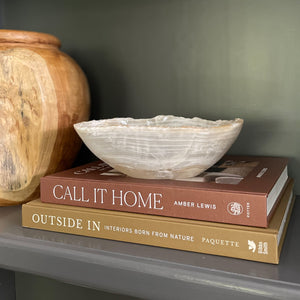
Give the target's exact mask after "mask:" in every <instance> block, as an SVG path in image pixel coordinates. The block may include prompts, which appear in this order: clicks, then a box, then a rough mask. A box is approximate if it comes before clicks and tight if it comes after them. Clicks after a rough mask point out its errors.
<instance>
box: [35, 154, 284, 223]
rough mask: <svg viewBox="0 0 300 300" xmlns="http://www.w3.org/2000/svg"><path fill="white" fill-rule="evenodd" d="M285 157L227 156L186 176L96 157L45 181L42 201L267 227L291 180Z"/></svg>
mask: <svg viewBox="0 0 300 300" xmlns="http://www.w3.org/2000/svg"><path fill="white" fill-rule="evenodd" d="M287 164H288V160H287V159H286V158H281V157H262V156H225V157H224V158H223V159H222V160H221V161H220V162H219V163H218V164H216V165H215V166H214V167H212V168H210V169H209V170H207V171H206V172H204V173H202V174H200V175H199V176H197V177H194V178H190V179H188V180H183V179H181V180H146V179H136V178H130V177H128V176H125V175H124V174H120V173H118V172H115V171H114V170H112V168H111V167H110V166H108V165H107V164H105V163H104V162H101V161H97V162H93V163H89V164H86V165H83V166H79V167H76V168H73V169H70V170H66V171H63V172H59V173H56V174H52V175H48V176H45V177H43V178H42V179H41V201H42V202H48V203H57V204H66V205H74V206H82V207H91V208H101V209H108V210H117V211H126V212H134V213H143V214H152V215H160V216H169V217H176V218H184V219H193V220H202V221H211V222H222V223H231V224H239V225H247V226H257V227H267V226H268V222H269V221H270V219H271V216H272V213H273V212H274V208H275V207H276V203H277V200H278V199H279V197H280V193H281V192H282V190H283V188H284V186H285V183H286V181H287V178H288V172H287Z"/></svg>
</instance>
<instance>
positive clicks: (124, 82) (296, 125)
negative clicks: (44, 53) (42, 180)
mask: <svg viewBox="0 0 300 300" xmlns="http://www.w3.org/2000/svg"><path fill="white" fill-rule="evenodd" d="M0 3H1V8H2V10H1V16H2V27H3V28H10V29H24V30H33V31H42V32H48V33H52V34H54V35H56V36H57V37H59V38H60V39H61V41H62V45H63V46H62V50H63V51H65V52H67V53H68V54H70V55H71V56H72V57H74V58H75V59H76V60H77V62H78V63H79V64H80V65H81V66H82V68H83V69H84V71H85V72H86V75H87V77H88V80H89V83H90V87H91V95H92V114H91V118H92V119H99V118H110V117H116V116H132V117H151V116H154V115H157V114H175V115H183V116H199V117H203V118H209V119H229V118H230V119H231V118H235V117H241V118H243V119H244V120H245V125H244V128H243V130H242V132H241V134H240V136H239V138H238V140H237V141H236V143H235V144H234V146H233V147H232V148H231V150H230V152H231V153H240V154H253V155H256V154H257V155H273V156H287V157H289V158H290V165H289V168H290V175H291V176H292V177H294V178H295V180H296V192H297V194H299V193H300V151H299V150H300V139H299V137H300V117H299V111H300V101H299V99H300V34H299V32H300V17H299V16H300V1H297V0H126V1H125V0H106V1H105V0H85V1H83V0H73V1H72V0H51V1H41V0H27V1H24V0H2V2H0ZM83 153H85V154H86V152H83ZM82 155H83V154H82Z"/></svg>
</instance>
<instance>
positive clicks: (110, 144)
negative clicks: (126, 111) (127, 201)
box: [74, 115, 243, 179]
mask: <svg viewBox="0 0 300 300" xmlns="http://www.w3.org/2000/svg"><path fill="white" fill-rule="evenodd" d="M242 126H243V120H242V119H239V118H236V119H234V120H217V121H210V120H205V119H201V118H197V117H195V118H184V117H176V116H171V115H159V116H156V117H154V118H151V119H133V118H113V119H104V120H98V121H96V120H93V121H87V122H80V123H77V124H75V125H74V128H75V130H76V131H77V133H78V135H79V136H80V138H81V139H82V141H83V142H84V143H85V144H86V146H87V147H88V148H89V149H90V150H91V151H92V152H93V153H94V154H95V155H96V156H97V157H98V158H99V159H101V160H103V161H104V162H106V163H107V164H109V165H110V166H111V167H113V168H115V169H116V170H117V171H119V172H122V173H124V174H126V175H128V176H130V177H136V178H145V179H180V178H190V177H194V176H196V175H198V174H200V173H202V172H203V171H205V170H206V169H208V168H209V167H211V166H212V165H213V164H215V163H216V162H217V161H218V160H219V159H220V158H221V157H222V156H223V155H224V154H225V153H226V152H227V151H228V149H229V148H230V147H231V145H232V144H233V143H234V141H235V140H236V138H237V137H238V135H239V133H240V131H241V128H242Z"/></svg>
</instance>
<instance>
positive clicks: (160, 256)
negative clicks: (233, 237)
mask: <svg viewBox="0 0 300 300" xmlns="http://www.w3.org/2000/svg"><path fill="white" fill-rule="evenodd" d="M299 237H300V197H297V200H296V204H295V207H294V211H293V214H292V218H291V222H290V225H289V227H288V232H287V236H286V240H285V243H284V246H283V250H282V254H281V261H280V264H279V265H270V264H264V263H257V262H250V261H244V260H238V259H231V258H225V257H218V256H212V255H204V254H203V255H202V254H198V253H189V252H184V251H178V250H170V249H163V248H158V247H151V246H144V245H136V244H130V243H124V242H117V241H109V240H103V239H96V238H89V237H80V236H75V235H67V234H61V233H55V232H47V231H41V230H34V229H25V228H22V226H21V207H20V206H18V207H2V208H0V267H1V268H3V269H7V270H12V271H20V272H25V273H29V274H35V275H40V276H45V277H48V278H52V279H57V280H60V281H63V282H67V283H71V284H74V285H79V286H84V287H89V288H93V289H97V290H102V291H107V292H113V293H118V294H123V295H129V296H132V297H137V298H142V299H199V296H200V295H201V296H202V297H204V298H203V299H286V300H287V299H300V238H299ZM209 297H210V298H209ZM242 297H243V298H242Z"/></svg>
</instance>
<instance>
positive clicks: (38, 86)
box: [0, 30, 90, 206]
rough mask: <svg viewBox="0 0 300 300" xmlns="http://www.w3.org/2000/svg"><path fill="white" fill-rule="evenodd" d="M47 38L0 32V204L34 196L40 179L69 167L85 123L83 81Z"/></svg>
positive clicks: (57, 45) (77, 69) (86, 110)
mask: <svg viewBox="0 0 300 300" xmlns="http://www.w3.org/2000/svg"><path fill="white" fill-rule="evenodd" d="M59 48H60V41H59V40H58V39H57V38H56V37H55V36H53V35H49V34H45V33H37V32H29V31H17V30H0V66H1V68H0V116H1V117H0V205H1V206H6V205H16V204H21V203H24V202H27V201H29V200H31V199H34V198H36V197H38V196H39V183H40V178H41V177H42V176H44V175H47V174H50V173H53V172H56V171H59V170H63V169H66V168H69V167H71V165H72V163H73V162H74V160H75V157H76V155H77V154H78V151H79V149H80V146H81V140H80V138H79V137H78V135H77V134H76V132H75V131H74V129H73V124H74V123H77V122H81V121H85V120H88V118H89V109H90V97H89V88H88V83H87V80H86V77H85V75H84V73H83V72H82V70H81V69H80V67H79V66H78V65H77V63H76V62H75V61H74V60H73V59H72V58H70V57H69V56H68V55H66V54H65V53H63V52H62V51H60V50H59Z"/></svg>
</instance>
